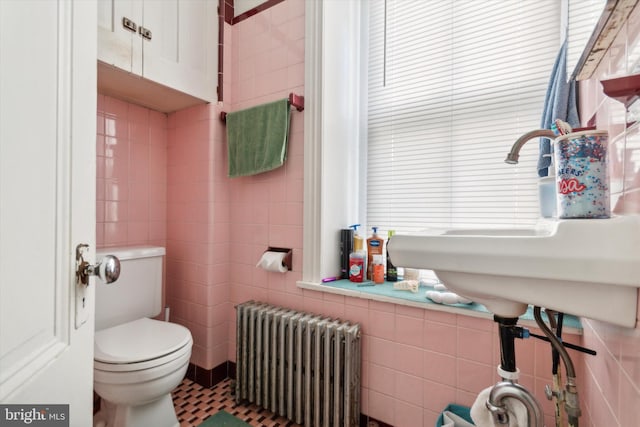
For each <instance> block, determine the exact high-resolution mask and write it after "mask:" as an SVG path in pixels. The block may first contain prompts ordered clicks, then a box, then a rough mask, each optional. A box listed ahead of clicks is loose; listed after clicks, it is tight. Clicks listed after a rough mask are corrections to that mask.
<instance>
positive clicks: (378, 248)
mask: <svg viewBox="0 0 640 427" xmlns="http://www.w3.org/2000/svg"><path fill="white" fill-rule="evenodd" d="M371 228H372V229H373V235H372V236H371V237H369V238H368V239H367V256H368V258H367V279H368V280H371V279H372V276H373V256H374V255H382V247H383V246H384V240H383V239H381V238H380V237H378V227H371Z"/></svg>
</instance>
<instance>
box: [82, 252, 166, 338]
mask: <svg viewBox="0 0 640 427" xmlns="http://www.w3.org/2000/svg"><path fill="white" fill-rule="evenodd" d="M164 254H165V249H164V248H163V247H160V246H130V247H114V248H102V249H98V250H97V251H96V262H100V260H101V259H102V258H103V257H104V256H105V255H114V256H116V257H117V258H118V259H119V260H120V277H119V278H118V280H116V281H115V282H113V283H111V284H108V285H107V284H105V283H104V282H102V281H101V280H100V279H96V280H95V281H94V283H95V284H96V330H100V329H104V328H109V327H111V326H115V325H119V324H122V323H126V322H130V321H132V320H136V319H140V318H143V317H154V316H157V315H158V314H160V311H161V310H162V260H163V257H164Z"/></svg>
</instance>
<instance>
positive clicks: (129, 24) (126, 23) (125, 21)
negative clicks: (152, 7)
mask: <svg viewBox="0 0 640 427" xmlns="http://www.w3.org/2000/svg"><path fill="white" fill-rule="evenodd" d="M122 26H123V27H124V28H126V29H127V30H131V31H133V32H134V33H135V32H136V30H137V29H138V26H137V25H136V23H135V22H133V21H132V20H131V19H129V18H127V17H126V16H123V17H122Z"/></svg>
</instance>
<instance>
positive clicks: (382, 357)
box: [368, 336, 403, 369]
mask: <svg viewBox="0 0 640 427" xmlns="http://www.w3.org/2000/svg"><path fill="white" fill-rule="evenodd" d="M368 341H369V342H368V353H369V358H368V359H369V360H370V361H371V363H375V364H377V365H382V366H386V367H388V368H394V369H397V368H398V365H399V364H400V363H403V362H402V359H400V360H398V359H396V344H395V343H394V342H392V341H387V340H383V339H380V338H376V337H371V336H369V339H368Z"/></svg>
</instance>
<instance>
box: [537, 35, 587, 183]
mask: <svg viewBox="0 0 640 427" xmlns="http://www.w3.org/2000/svg"><path fill="white" fill-rule="evenodd" d="M556 119H560V120H564V121H565V122H567V123H569V124H570V125H571V126H572V127H578V126H580V118H579V117H578V107H577V94H576V81H575V79H571V81H567V40H566V39H565V41H564V43H562V47H561V48H560V52H558V56H557V57H556V62H555V63H554V64H553V71H551V78H550V79H549V86H548V87H547V94H546V96H545V99H544V108H543V110H542V121H541V123H540V127H541V128H542V129H551V125H552V124H553V122H554V121H555V120H556ZM550 153H551V142H550V141H549V140H548V139H547V138H540V157H539V158H538V176H541V177H542V176H547V174H548V171H547V168H548V167H549V165H550V164H551V158H550V157H544V155H545V154H550Z"/></svg>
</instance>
